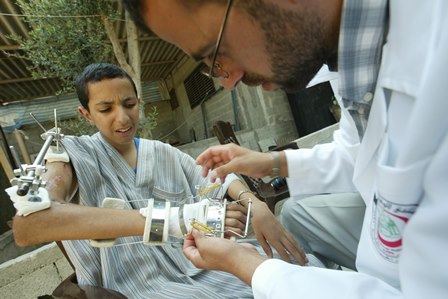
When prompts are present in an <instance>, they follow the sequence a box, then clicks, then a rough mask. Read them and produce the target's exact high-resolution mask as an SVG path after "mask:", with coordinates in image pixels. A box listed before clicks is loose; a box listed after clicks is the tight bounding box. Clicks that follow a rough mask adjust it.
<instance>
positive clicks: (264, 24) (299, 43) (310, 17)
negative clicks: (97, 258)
mask: <svg viewBox="0 0 448 299" xmlns="http://www.w3.org/2000/svg"><path fill="white" fill-rule="evenodd" d="M239 5H240V6H241V7H243V8H245V10H246V11H247V12H248V13H249V15H250V16H251V17H252V18H253V20H254V22H255V23H257V24H258V26H259V27H260V28H261V29H262V31H263V34H264V38H265V41H266V51H267V53H268V55H269V60H270V61H269V62H270V65H271V68H272V73H273V76H272V77H271V78H267V77H264V76H261V75H258V74H255V73H246V74H245V75H244V77H243V78H242V82H243V83H245V84H247V85H250V86H256V85H260V84H262V83H263V82H271V83H274V84H276V85H279V86H280V87H281V88H282V89H283V90H285V91H286V92H296V91H298V90H301V89H304V88H305V87H306V86H307V84H308V83H309V82H310V81H311V79H312V78H313V77H314V75H315V74H316V73H317V72H318V71H319V69H320V68H321V67H322V65H323V64H324V63H325V62H326V61H328V60H329V59H332V58H333V57H334V56H335V55H336V51H334V49H332V48H331V47H329V46H328V44H329V43H328V42H327V41H326V39H327V38H328V37H327V36H325V34H324V28H325V25H326V24H325V22H324V21H323V20H322V19H321V17H320V16H319V15H318V14H316V13H313V12H312V11H311V10H310V9H306V8H304V10H303V12H301V13H296V12H290V11H286V10H284V9H281V8H280V7H278V6H277V5H275V4H269V3H265V2H264V1H261V0H255V1H239Z"/></svg>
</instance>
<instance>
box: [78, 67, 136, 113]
mask: <svg viewBox="0 0 448 299" xmlns="http://www.w3.org/2000/svg"><path fill="white" fill-rule="evenodd" d="M114 78H126V79H128V80H129V81H130V82H131V84H132V87H133V88H134V92H135V95H138V94H137V88H136V87H135V83H134V81H133V80H132V78H131V76H129V74H128V73H126V72H125V71H124V70H123V69H121V68H120V67H119V66H117V65H115V64H111V63H93V64H90V65H88V66H87V67H86V68H85V69H84V70H83V71H82V72H81V73H80V74H79V75H78V77H77V78H76V81H75V88H76V93H77V94H78V99H79V102H80V103H81V105H82V106H83V107H84V108H85V109H87V111H88V110H89V89H88V84H89V83H93V82H100V81H102V80H105V79H114Z"/></svg>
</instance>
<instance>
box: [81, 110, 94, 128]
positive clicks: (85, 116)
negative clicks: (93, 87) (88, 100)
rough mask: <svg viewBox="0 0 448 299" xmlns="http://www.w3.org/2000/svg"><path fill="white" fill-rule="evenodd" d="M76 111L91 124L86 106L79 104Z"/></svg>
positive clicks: (90, 117)
mask: <svg viewBox="0 0 448 299" xmlns="http://www.w3.org/2000/svg"><path fill="white" fill-rule="evenodd" d="M78 112H79V114H81V115H82V116H83V117H84V118H85V119H87V120H88V121H89V122H90V123H91V124H93V120H92V116H91V115H90V113H89V111H87V109H86V108H84V107H82V106H79V107H78Z"/></svg>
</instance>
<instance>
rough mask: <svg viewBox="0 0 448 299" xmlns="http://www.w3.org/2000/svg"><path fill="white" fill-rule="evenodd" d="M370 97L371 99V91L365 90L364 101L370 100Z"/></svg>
mask: <svg viewBox="0 0 448 299" xmlns="http://www.w3.org/2000/svg"><path fill="white" fill-rule="evenodd" d="M372 99H373V93H371V92H366V94H365V95H364V101H366V102H370V101H371V100H372Z"/></svg>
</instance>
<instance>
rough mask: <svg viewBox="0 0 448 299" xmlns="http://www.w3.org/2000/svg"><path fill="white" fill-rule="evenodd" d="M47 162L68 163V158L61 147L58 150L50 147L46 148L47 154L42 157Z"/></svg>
mask: <svg viewBox="0 0 448 299" xmlns="http://www.w3.org/2000/svg"><path fill="white" fill-rule="evenodd" d="M44 159H45V160H47V162H49V163H51V162H65V163H68V162H70V157H69V156H68V154H67V152H66V151H65V150H64V149H63V148H62V146H60V147H59V150H58V148H57V147H56V146H50V147H49V148H48V151H47V153H46V154H45V157H44Z"/></svg>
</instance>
